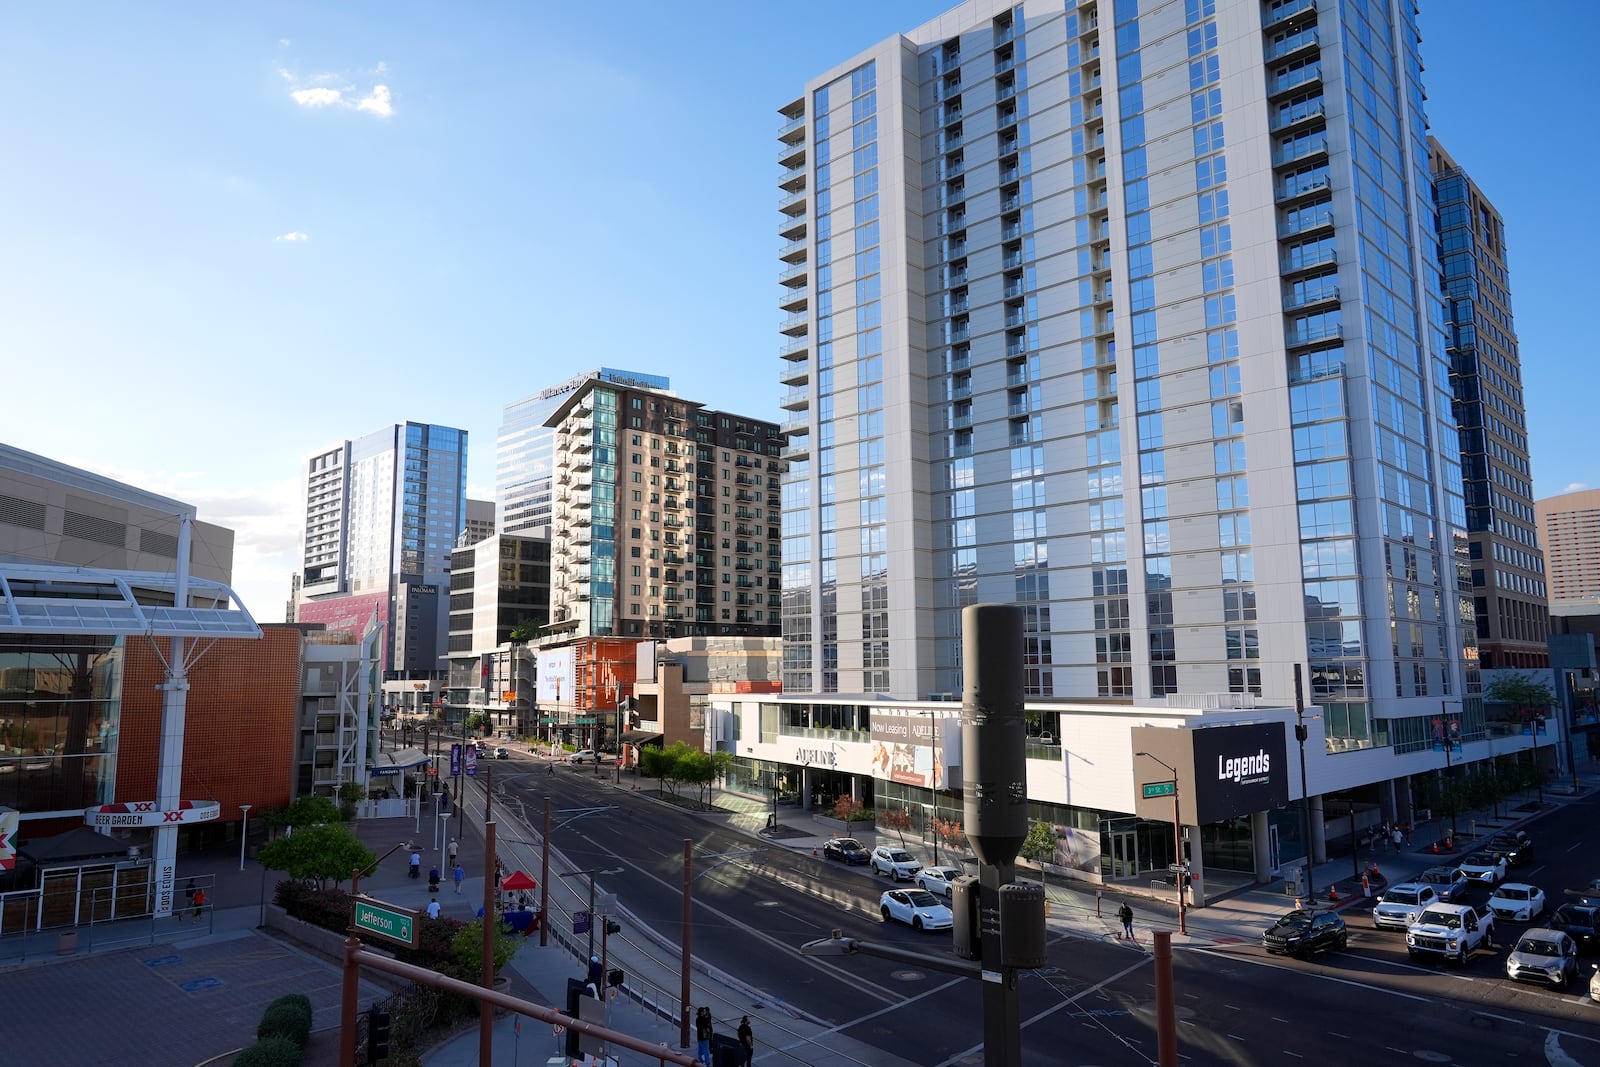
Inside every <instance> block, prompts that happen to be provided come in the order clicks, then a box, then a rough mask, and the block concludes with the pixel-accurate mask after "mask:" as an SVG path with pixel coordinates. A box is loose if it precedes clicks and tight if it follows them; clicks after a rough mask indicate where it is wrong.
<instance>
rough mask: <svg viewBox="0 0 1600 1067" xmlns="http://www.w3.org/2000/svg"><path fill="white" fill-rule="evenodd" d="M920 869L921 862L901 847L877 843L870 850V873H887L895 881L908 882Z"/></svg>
mask: <svg viewBox="0 0 1600 1067" xmlns="http://www.w3.org/2000/svg"><path fill="white" fill-rule="evenodd" d="M920 870H922V864H920V863H918V862H917V861H916V860H914V859H912V858H911V853H909V852H907V851H906V850H905V849H903V848H892V847H890V846H889V845H879V846H878V847H877V848H875V849H873V850H872V873H873V874H887V875H888V876H889V877H891V878H893V879H894V880H895V881H897V882H909V881H911V879H913V878H915V877H916V876H917V872H918V871H920Z"/></svg>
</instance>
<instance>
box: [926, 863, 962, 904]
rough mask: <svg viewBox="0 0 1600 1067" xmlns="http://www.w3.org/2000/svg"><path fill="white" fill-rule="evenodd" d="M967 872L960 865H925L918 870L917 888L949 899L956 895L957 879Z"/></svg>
mask: <svg viewBox="0 0 1600 1067" xmlns="http://www.w3.org/2000/svg"><path fill="white" fill-rule="evenodd" d="M965 873H966V872H965V871H963V870H962V869H961V868H960V867H924V868H922V870H920V871H918V872H917V888H918V889H926V890H927V891H928V892H930V893H932V894H934V895H935V896H940V897H944V898H945V899H946V900H949V899H950V898H951V897H952V896H954V895H955V891H956V890H955V884H954V883H955V880H956V879H957V878H960V877H961V876H962V875H963V874H965Z"/></svg>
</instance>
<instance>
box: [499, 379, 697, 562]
mask: <svg viewBox="0 0 1600 1067" xmlns="http://www.w3.org/2000/svg"><path fill="white" fill-rule="evenodd" d="M590 379H597V380H599V381H603V382H610V383H611V384H613V385H632V386H639V387H640V388H644V389H656V390H660V391H662V392H666V391H667V390H670V389H671V388H672V382H671V380H670V379H668V378H666V377H665V376H664V375H659V374H644V373H641V372H639V371H631V370H613V369H612V368H610V367H596V368H595V369H594V370H591V371H586V372H585V373H583V374H578V375H574V376H573V377H571V378H568V379H567V380H566V381H564V382H562V383H561V384H560V385H554V386H551V387H550V388H549V389H545V390H543V391H541V392H538V393H535V394H534V395H532V396H529V397H524V398H523V399H521V400H518V401H516V402H515V403H511V404H507V405H506V407H505V413H504V415H503V416H502V420H501V423H500V436H499V440H498V443H497V447H498V451H497V453H496V456H495V479H494V480H495V498H496V501H497V502H498V504H499V509H500V525H499V529H501V530H503V531H504V532H506V533H521V532H523V531H526V530H534V529H538V528H540V527H544V526H549V525H550V498H551V491H552V482H551V476H552V474H553V473H554V463H555V431H553V430H551V429H550V428H549V427H548V426H546V425H545V423H546V422H547V421H548V420H549V418H550V416H551V415H553V414H555V411H556V409H557V408H559V407H560V406H561V405H562V404H563V403H565V402H566V400H567V398H568V397H570V396H572V394H573V393H574V392H575V391H576V390H577V389H578V387H579V386H581V385H582V384H583V383H584V382H586V381H589V380H590Z"/></svg>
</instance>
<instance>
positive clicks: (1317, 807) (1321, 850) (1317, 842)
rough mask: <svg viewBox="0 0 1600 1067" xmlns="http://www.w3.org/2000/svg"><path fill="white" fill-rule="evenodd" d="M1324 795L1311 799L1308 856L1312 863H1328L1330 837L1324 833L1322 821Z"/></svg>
mask: <svg viewBox="0 0 1600 1067" xmlns="http://www.w3.org/2000/svg"><path fill="white" fill-rule="evenodd" d="M1324 818H1326V816H1324V815H1323V814H1322V794H1321V793H1318V794H1317V795H1316V796H1314V797H1312V798H1311V840H1310V841H1309V842H1307V845H1306V849H1307V855H1308V856H1309V857H1310V860H1311V862H1312V863H1327V862H1328V835H1327V833H1326V832H1324V829H1323V825H1322V820H1323V819H1324Z"/></svg>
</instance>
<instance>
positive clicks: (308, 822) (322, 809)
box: [283, 796, 344, 830]
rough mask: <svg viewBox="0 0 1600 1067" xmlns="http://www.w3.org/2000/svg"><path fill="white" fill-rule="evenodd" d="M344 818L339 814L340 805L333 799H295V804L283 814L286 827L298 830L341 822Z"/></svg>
mask: <svg viewBox="0 0 1600 1067" xmlns="http://www.w3.org/2000/svg"><path fill="white" fill-rule="evenodd" d="M343 818H344V816H343V815H341V814H340V812H339V805H338V804H336V803H334V801H333V799H332V798H331V797H324V796H309V797H295V798H294V802H293V803H291V804H290V805H289V809H288V810H287V811H285V812H284V814H283V822H284V825H285V826H292V827H294V828H295V829H296V830H298V829H300V828H301V827H304V826H316V825H317V824H319V823H325V822H341V821H343Z"/></svg>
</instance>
